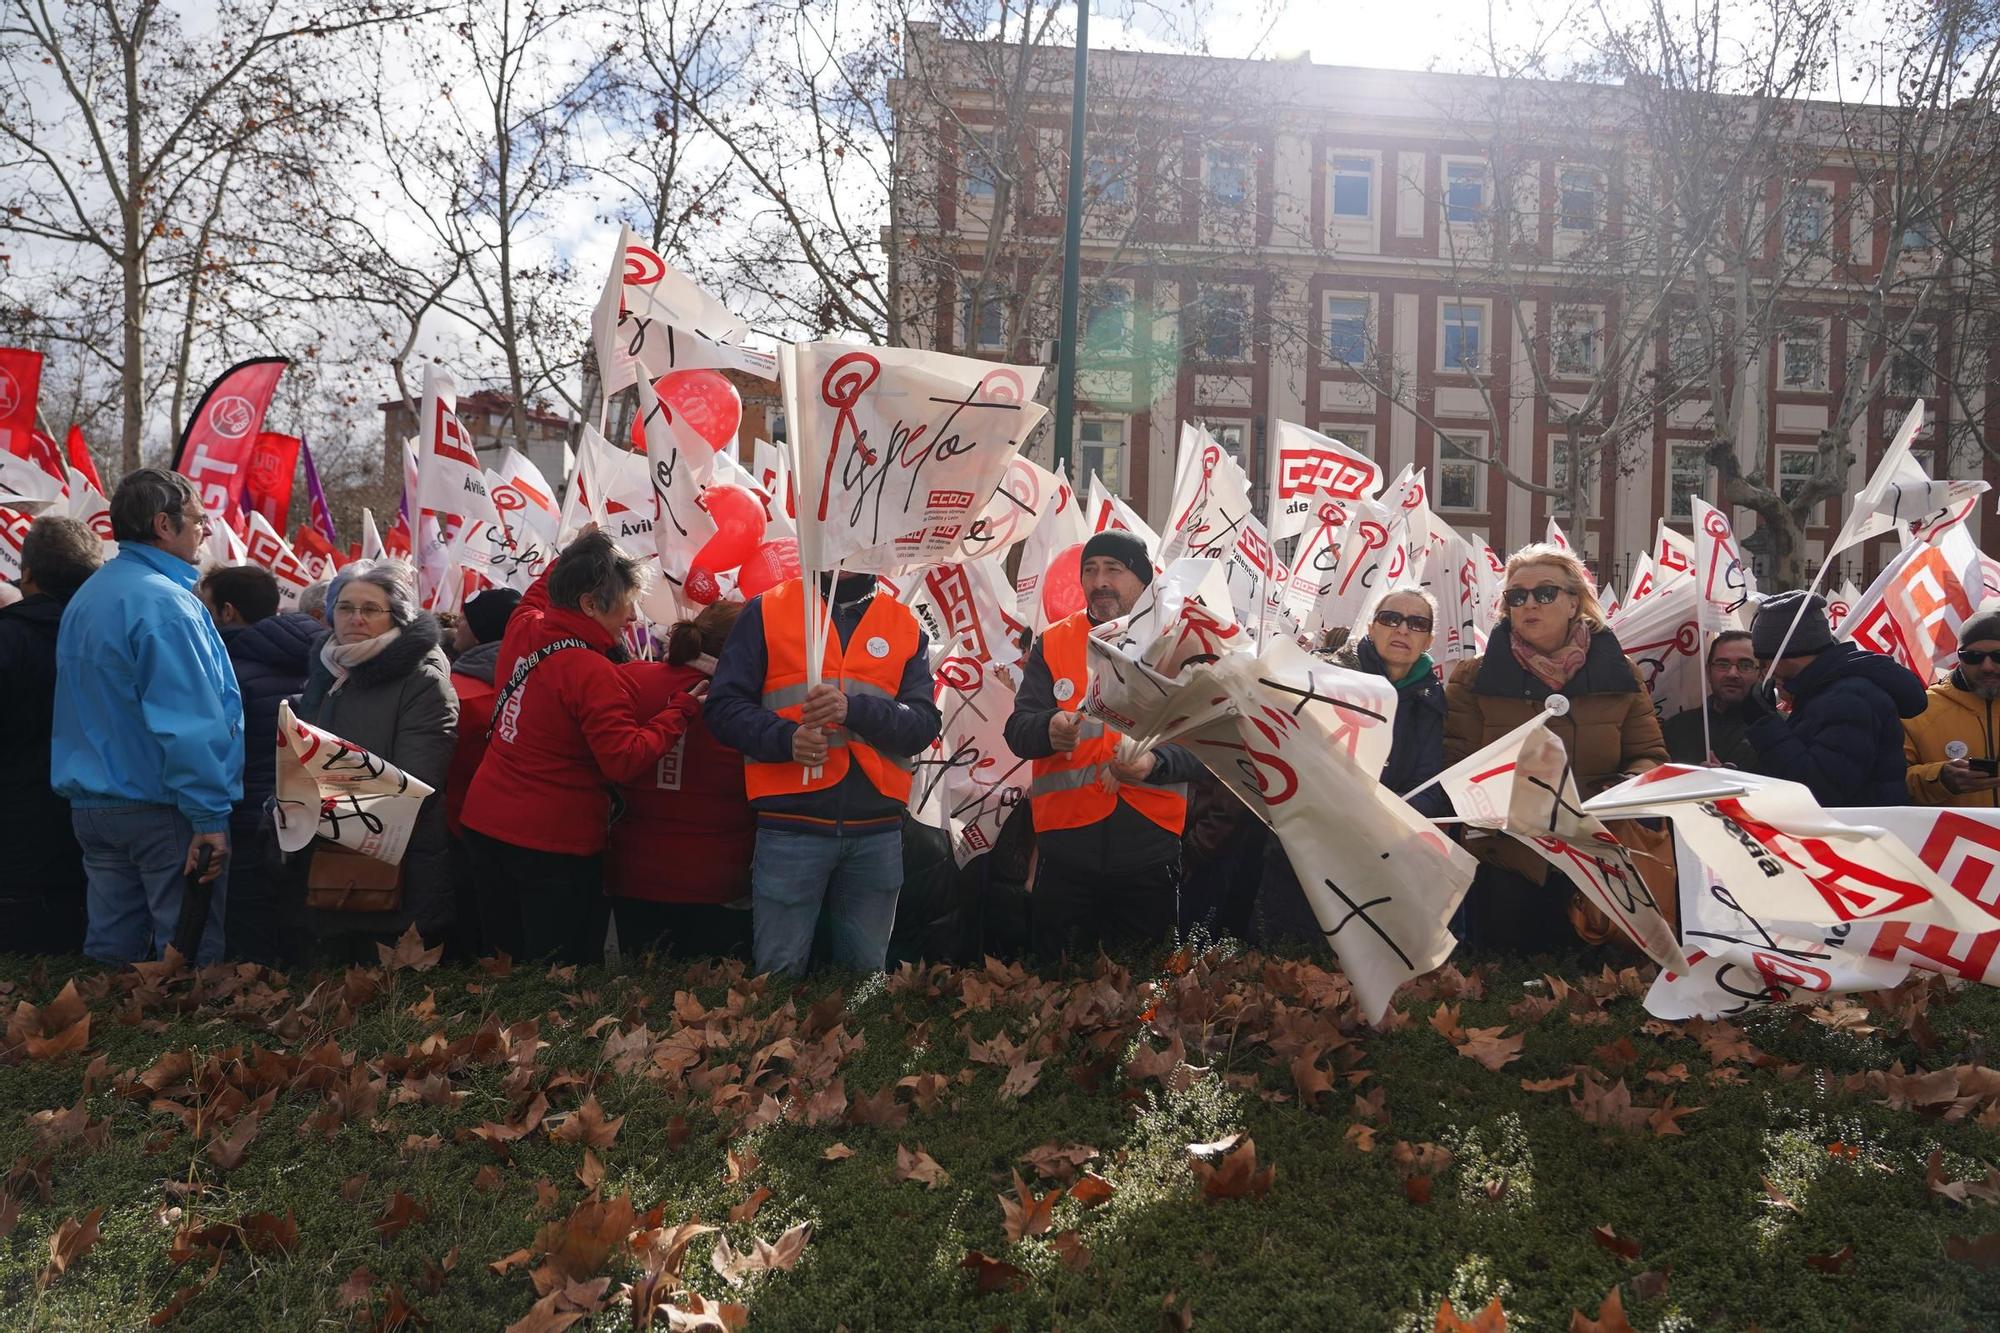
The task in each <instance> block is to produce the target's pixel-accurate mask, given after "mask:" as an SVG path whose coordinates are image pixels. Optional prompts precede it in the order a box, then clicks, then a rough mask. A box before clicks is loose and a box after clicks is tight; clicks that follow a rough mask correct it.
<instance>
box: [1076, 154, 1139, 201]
mask: <svg viewBox="0 0 2000 1333" xmlns="http://www.w3.org/2000/svg"><path fill="white" fill-rule="evenodd" d="M1083 170H1084V177H1085V182H1086V184H1087V186H1088V187H1089V190H1090V196H1091V198H1093V199H1095V200H1096V201H1097V202H1099V203H1104V204H1111V205H1114V206H1116V207H1120V208H1122V207H1124V206H1125V205H1126V204H1127V203H1129V202H1130V201H1131V198H1132V157H1131V154H1130V153H1129V152H1128V151H1127V150H1126V149H1124V148H1117V147H1110V148H1104V147H1100V148H1093V149H1092V150H1091V152H1090V156H1089V157H1087V158H1085V159H1084V164H1083Z"/></svg>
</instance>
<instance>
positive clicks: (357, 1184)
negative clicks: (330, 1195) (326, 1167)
mask: <svg viewBox="0 0 2000 1333" xmlns="http://www.w3.org/2000/svg"><path fill="white" fill-rule="evenodd" d="M367 1192H368V1173H367V1172H366V1171H360V1172H356V1173H355V1174H354V1175H351V1176H349V1177H348V1178H347V1179H345V1180H343V1181H341V1182H340V1201H341V1202H342V1203H360V1202H361V1196H362V1195H363V1194H366V1193H367Z"/></svg>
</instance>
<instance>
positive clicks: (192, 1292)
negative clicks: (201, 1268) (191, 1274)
mask: <svg viewBox="0 0 2000 1333" xmlns="http://www.w3.org/2000/svg"><path fill="white" fill-rule="evenodd" d="M207 1285H208V1284H207V1283H206V1282H197V1283H196V1284H195V1285H193V1286H192V1287H182V1288H180V1289H179V1290H178V1291H176V1292H174V1294H173V1297H172V1299H170V1300H169V1301H168V1302H167V1303H166V1304H165V1305H162V1306H161V1307H160V1308H159V1309H157V1310H155V1311H153V1315H152V1317H151V1318H150V1319H148V1320H147V1321H146V1323H147V1324H148V1325H150V1326H152V1327H153V1328H165V1327H166V1326H167V1325H168V1324H171V1323H173V1322H174V1320H176V1319H179V1318H180V1317H181V1313H182V1311H184V1310H186V1309H187V1308H188V1302H190V1301H192V1300H193V1299H194V1298H195V1297H197V1296H199V1295H201V1291H202V1288H203V1287H205V1286H207Z"/></svg>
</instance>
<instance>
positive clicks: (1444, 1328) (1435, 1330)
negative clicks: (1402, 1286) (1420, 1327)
mask: <svg viewBox="0 0 2000 1333" xmlns="http://www.w3.org/2000/svg"><path fill="white" fill-rule="evenodd" d="M1431 1333H1507V1312H1506V1311H1505V1310H1503V1309H1501V1308H1500V1298H1499V1297H1498V1296H1495V1297H1494V1298H1493V1299H1492V1300H1490V1301H1488V1302H1487V1303H1486V1308H1485V1309H1483V1310H1481V1311H1480V1312H1479V1313H1478V1314H1476V1315H1474V1316H1473V1317H1472V1322H1470V1323H1467V1322H1466V1321H1465V1320H1463V1319H1460V1318H1459V1317H1458V1312H1457V1311H1456V1310H1454V1309H1452V1308H1451V1300H1450V1298H1449V1297H1447V1298H1446V1299H1445V1302H1444V1303H1443V1304H1442V1305H1440V1306H1438V1312H1437V1322H1436V1323H1435V1324H1433V1325H1431Z"/></svg>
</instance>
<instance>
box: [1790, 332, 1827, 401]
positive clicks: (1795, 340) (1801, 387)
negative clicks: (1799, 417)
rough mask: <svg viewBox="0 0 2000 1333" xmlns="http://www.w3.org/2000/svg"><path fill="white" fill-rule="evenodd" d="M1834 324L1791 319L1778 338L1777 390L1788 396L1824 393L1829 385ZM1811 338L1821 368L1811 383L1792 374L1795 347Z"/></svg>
mask: <svg viewBox="0 0 2000 1333" xmlns="http://www.w3.org/2000/svg"><path fill="white" fill-rule="evenodd" d="M1831 335H1832V324H1831V323H1830V322H1829V321H1827V320H1824V319H1810V318H1801V319H1796V320H1792V321H1791V322H1790V323H1789V324H1788V326H1787V327H1786V329H1785V331H1784V332H1783V333H1781V334H1779V335H1778V388H1779V389H1780V390H1782V391H1784V392H1787V393H1825V392H1826V386H1827V355H1828V344H1829V343H1830V341H1831ZM1808 337H1811V338H1813V339H1815V343H1814V349H1815V356H1816V358H1817V365H1818V367H1819V369H1818V371H1817V373H1816V374H1815V375H1814V376H1813V377H1812V378H1811V379H1810V380H1795V379H1793V378H1792V374H1791V349H1792V347H1793V346H1794V345H1795V344H1802V343H1804V342H1805V341H1806V340H1807V338H1808Z"/></svg>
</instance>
